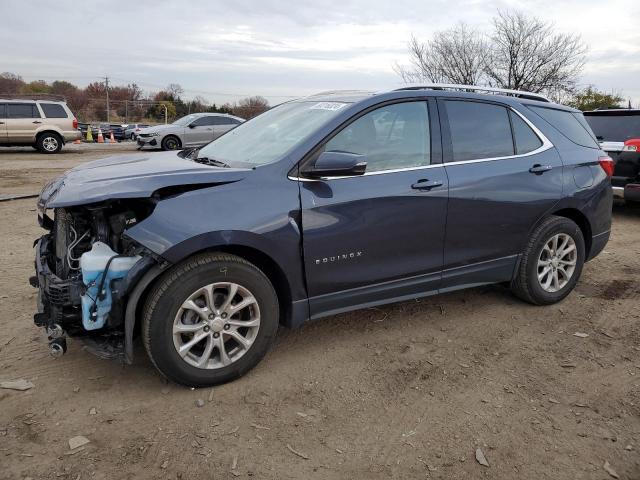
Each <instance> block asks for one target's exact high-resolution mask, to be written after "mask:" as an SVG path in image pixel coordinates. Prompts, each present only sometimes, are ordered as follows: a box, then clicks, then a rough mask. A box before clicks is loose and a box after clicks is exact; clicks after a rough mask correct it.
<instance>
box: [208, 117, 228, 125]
mask: <svg viewBox="0 0 640 480" xmlns="http://www.w3.org/2000/svg"><path fill="white" fill-rule="evenodd" d="M212 118H213V124H214V125H231V124H232V123H233V122H232V121H231V119H230V118H229V117H212Z"/></svg>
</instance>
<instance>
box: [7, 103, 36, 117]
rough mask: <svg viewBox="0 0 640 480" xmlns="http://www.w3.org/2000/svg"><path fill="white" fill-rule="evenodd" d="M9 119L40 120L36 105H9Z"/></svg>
mask: <svg viewBox="0 0 640 480" xmlns="http://www.w3.org/2000/svg"><path fill="white" fill-rule="evenodd" d="M7 118H40V112H39V111H38V108H37V107H36V105H35V103H8V104H7Z"/></svg>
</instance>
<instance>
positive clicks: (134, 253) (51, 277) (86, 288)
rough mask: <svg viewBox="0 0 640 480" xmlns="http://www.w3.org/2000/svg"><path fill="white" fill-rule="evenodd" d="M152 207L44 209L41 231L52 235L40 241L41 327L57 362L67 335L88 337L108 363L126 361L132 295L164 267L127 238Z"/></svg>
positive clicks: (36, 279) (118, 204)
mask: <svg viewBox="0 0 640 480" xmlns="http://www.w3.org/2000/svg"><path fill="white" fill-rule="evenodd" d="M152 209H153V205H152V204H151V203H150V202H148V201H141V200H137V201H127V200H118V201H112V202H104V203H101V204H92V205H87V206H76V207H71V208H55V209H50V210H48V211H47V210H45V209H42V208H41V209H40V213H39V222H40V225H41V226H42V227H43V228H45V229H47V230H49V233H47V234H45V235H43V236H42V237H41V238H40V239H38V240H37V241H36V242H35V270H36V274H35V276H33V277H31V279H30V283H31V284H32V285H33V286H34V287H36V288H38V312H37V313H36V314H35V315H34V322H35V323H36V325H38V326H40V327H44V328H45V329H46V331H47V335H48V337H49V341H50V351H51V353H52V354H53V355H54V356H60V355H62V354H63V353H64V352H65V351H66V337H67V336H74V337H79V338H81V339H82V340H83V341H84V343H85V345H86V347H87V349H88V350H90V351H91V352H92V353H95V354H97V355H98V356H101V357H103V358H115V357H121V356H122V354H123V349H124V312H125V308H126V304H127V298H128V295H129V293H130V291H131V289H132V288H133V287H134V286H135V284H136V283H137V281H138V280H139V279H140V278H141V277H142V276H143V275H144V273H145V272H147V271H148V270H149V269H150V268H151V267H153V266H154V265H156V264H157V263H158V258H157V257H156V256H155V255H154V254H153V253H152V252H150V251H149V250H147V249H146V248H144V247H142V246H140V245H138V244H136V243H135V242H133V241H131V240H130V239H127V237H126V235H125V232H126V230H127V229H128V228H130V227H131V226H133V225H135V224H136V223H137V222H138V221H140V220H141V219H143V218H145V217H146V216H147V215H149V214H150V212H151V211H152ZM51 214H52V216H51Z"/></svg>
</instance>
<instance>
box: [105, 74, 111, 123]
mask: <svg viewBox="0 0 640 480" xmlns="http://www.w3.org/2000/svg"><path fill="white" fill-rule="evenodd" d="M104 85H105V90H106V91H107V123H109V118H110V117H109V77H104Z"/></svg>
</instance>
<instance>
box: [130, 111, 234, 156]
mask: <svg viewBox="0 0 640 480" xmlns="http://www.w3.org/2000/svg"><path fill="white" fill-rule="evenodd" d="M242 122H244V119H242V118H240V117H234V116H233V115H227V114H223V113H193V114H191V115H187V116H186V117H182V118H180V119H179V120H176V121H175V122H173V123H172V124H170V125H157V126H155V127H149V128H145V129H144V130H142V131H140V133H138V146H139V147H140V148H145V147H148V148H162V149H163V150H178V149H180V148H185V147H200V146H202V145H206V144H207V143H209V142H211V141H213V140H215V139H216V138H218V137H219V136H220V135H222V134H223V133H226V132H228V131H229V130H231V129H232V128H234V127H236V126H237V125H240V124H241V123H242Z"/></svg>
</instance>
